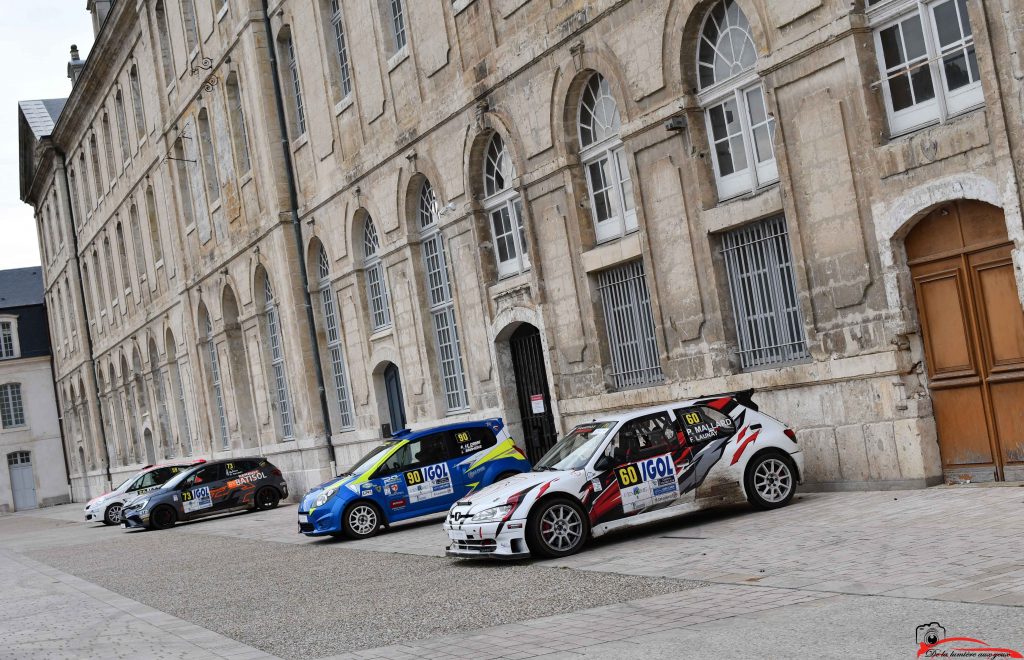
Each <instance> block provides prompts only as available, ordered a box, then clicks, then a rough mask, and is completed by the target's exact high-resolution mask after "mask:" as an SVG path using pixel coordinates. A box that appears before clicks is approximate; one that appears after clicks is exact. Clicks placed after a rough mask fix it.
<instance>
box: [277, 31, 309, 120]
mask: <svg viewBox="0 0 1024 660" xmlns="http://www.w3.org/2000/svg"><path fill="white" fill-rule="evenodd" d="M280 39H281V51H282V53H283V54H284V64H285V66H286V67H287V71H285V72H284V74H286V75H283V76H282V77H283V78H284V79H285V81H286V83H287V84H288V85H290V86H291V108H290V110H291V120H292V121H291V129H292V137H293V138H297V137H299V136H300V135H303V134H305V132H306V106H305V104H304V103H303V101H302V82H301V81H300V80H299V61H298V59H297V58H296V57H295V42H294V41H293V40H292V33H291V29H290V28H285V30H284V31H283V36H281V37H280Z"/></svg>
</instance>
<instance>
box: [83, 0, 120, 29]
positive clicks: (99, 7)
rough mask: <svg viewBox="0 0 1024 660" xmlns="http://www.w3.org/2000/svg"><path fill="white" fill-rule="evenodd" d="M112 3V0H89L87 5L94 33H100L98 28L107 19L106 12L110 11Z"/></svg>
mask: <svg viewBox="0 0 1024 660" xmlns="http://www.w3.org/2000/svg"><path fill="white" fill-rule="evenodd" d="M113 4H114V2H113V0H89V2H88V5H87V7H88V9H89V11H90V12H92V30H93V32H94V33H95V34H99V33H100V28H102V27H103V22H104V21H105V20H107V14H109V13H110V6H111V5H113Z"/></svg>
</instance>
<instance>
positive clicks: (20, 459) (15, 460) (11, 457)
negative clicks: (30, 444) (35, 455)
mask: <svg viewBox="0 0 1024 660" xmlns="http://www.w3.org/2000/svg"><path fill="white" fill-rule="evenodd" d="M31 462H32V455H31V454H30V453H29V452H27V451H14V452H11V453H10V454H7V464H8V465H21V464H23V463H31Z"/></svg>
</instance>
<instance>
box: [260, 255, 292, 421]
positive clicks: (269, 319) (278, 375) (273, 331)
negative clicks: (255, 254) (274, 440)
mask: <svg viewBox="0 0 1024 660" xmlns="http://www.w3.org/2000/svg"><path fill="white" fill-rule="evenodd" d="M263 299H264V300H263V301H264V306H263V314H264V316H265V320H266V324H267V325H266V329H267V352H268V353H269V354H270V368H271V369H272V370H273V372H274V373H273V378H274V382H273V383H272V384H271V396H272V400H273V401H274V404H275V407H276V408H277V420H278V422H279V423H280V429H281V436H282V437H281V439H282V440H286V441H287V440H294V439H295V419H294V408H293V407H292V399H291V393H290V391H289V388H288V369H287V368H286V366H285V361H284V338H283V337H282V336H281V316H280V314H279V312H278V309H277V301H276V299H275V298H274V289H273V287H271V286H270V276H269V275H268V274H266V273H264V280H263Z"/></svg>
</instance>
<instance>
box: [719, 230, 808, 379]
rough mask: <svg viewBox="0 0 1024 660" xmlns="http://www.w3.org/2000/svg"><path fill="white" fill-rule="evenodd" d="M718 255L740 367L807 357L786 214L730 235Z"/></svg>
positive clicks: (724, 238) (752, 366)
mask: <svg viewBox="0 0 1024 660" xmlns="http://www.w3.org/2000/svg"><path fill="white" fill-rule="evenodd" d="M722 253H723V255H724V256H725V264H726V269H727V271H728V274H729V290H730V293H731V294H732V305H733V313H734V314H735V315H736V335H737V339H738V341H739V355H740V365H741V366H742V367H743V368H744V369H752V368H757V367H762V366H766V365H772V364H781V363H785V362H791V361H794V360H800V359H802V358H806V357H808V356H809V353H808V352H807V340H806V337H805V336H804V325H803V320H802V318H801V315H800V306H799V303H798V301H797V297H796V284H795V279H794V277H793V259H792V256H791V255H790V251H789V233H788V231H787V230H786V218H785V216H782V215H779V216H776V217H773V218H768V219H767V220H762V221H760V222H756V223H754V224H752V225H749V226H746V227H742V228H740V229H737V230H735V231H731V232H729V233H728V234H726V235H725V236H724V237H723V250H722Z"/></svg>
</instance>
